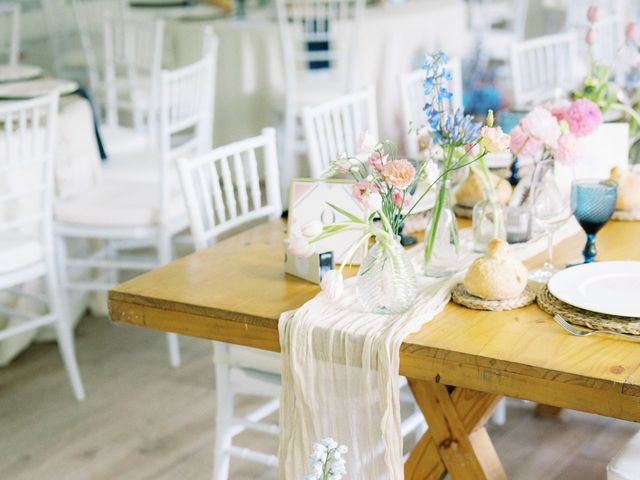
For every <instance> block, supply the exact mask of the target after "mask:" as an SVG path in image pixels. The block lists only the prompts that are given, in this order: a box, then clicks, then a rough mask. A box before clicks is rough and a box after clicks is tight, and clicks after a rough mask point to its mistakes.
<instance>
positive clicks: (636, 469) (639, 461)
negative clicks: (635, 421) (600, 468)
mask: <svg viewBox="0 0 640 480" xmlns="http://www.w3.org/2000/svg"><path fill="white" fill-rule="evenodd" d="M639 478H640V432H638V433H636V434H635V435H634V436H633V437H632V438H631V440H629V441H628V442H627V443H626V445H625V446H624V447H623V448H622V450H620V451H619V452H618V454H617V455H616V456H615V457H613V458H612V459H611V461H610V462H609V465H607V480H637V479H639Z"/></svg>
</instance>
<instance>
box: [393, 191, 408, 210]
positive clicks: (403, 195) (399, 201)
mask: <svg viewBox="0 0 640 480" xmlns="http://www.w3.org/2000/svg"><path fill="white" fill-rule="evenodd" d="M392 196H393V204H394V205H395V206H396V207H398V208H406V207H408V206H409V205H411V194H410V193H409V192H402V191H400V190H394V191H393V193H392Z"/></svg>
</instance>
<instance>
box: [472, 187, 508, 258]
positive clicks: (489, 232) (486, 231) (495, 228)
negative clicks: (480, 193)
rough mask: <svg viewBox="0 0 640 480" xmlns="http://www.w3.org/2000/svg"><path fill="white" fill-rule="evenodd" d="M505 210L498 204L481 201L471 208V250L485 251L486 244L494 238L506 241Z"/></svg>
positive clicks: (486, 200)
mask: <svg viewBox="0 0 640 480" xmlns="http://www.w3.org/2000/svg"><path fill="white" fill-rule="evenodd" d="M506 213H507V209H506V207H505V206H504V205H502V204H501V203H500V202H496V201H491V200H488V199H485V200H482V201H480V202H478V203H476V205H475V206H474V207H473V214H472V218H473V223H472V225H473V250H474V251H475V252H478V253H484V252H486V251H487V244H488V243H489V242H490V241H491V240H492V239H494V238H498V239H500V240H506V239H507V230H506V228H505V217H506Z"/></svg>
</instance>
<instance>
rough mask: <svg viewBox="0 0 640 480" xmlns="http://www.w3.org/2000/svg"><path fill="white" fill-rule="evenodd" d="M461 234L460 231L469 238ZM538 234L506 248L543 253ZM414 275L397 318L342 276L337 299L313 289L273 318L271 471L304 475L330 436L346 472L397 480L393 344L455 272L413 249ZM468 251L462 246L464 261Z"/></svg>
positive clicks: (435, 309)
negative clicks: (278, 359)
mask: <svg viewBox="0 0 640 480" xmlns="http://www.w3.org/2000/svg"><path fill="white" fill-rule="evenodd" d="M578 230H579V227H578V225H577V223H576V222H575V220H573V219H572V220H571V221H570V222H569V223H567V224H566V225H564V226H563V227H562V228H561V229H560V230H559V231H558V232H556V234H555V238H554V240H555V241H556V242H559V241H561V240H563V239H565V238H568V237H569V236H571V235H573V234H575V233H576V232H577V231H578ZM469 235H470V231H468V230H467V231H463V232H462V235H461V238H463V239H464V238H465V237H466V239H467V240H466V242H465V243H466V244H469V243H470V238H469ZM545 245H546V238H540V239H538V240H536V241H531V242H528V243H526V244H521V245H516V246H514V247H513V251H514V254H515V255H516V256H517V257H518V258H520V259H523V260H524V259H527V258H530V257H532V256H534V255H536V254H538V253H540V252H542V251H544V249H545ZM409 254H410V256H411V258H412V260H413V262H414V267H415V269H416V273H417V275H416V276H417V282H418V298H417V301H416V303H415V305H413V307H411V309H409V311H407V312H406V313H404V314H402V315H377V314H372V313H366V312H364V311H363V309H362V307H360V305H359V303H358V301H357V299H356V293H355V278H351V279H349V280H347V281H346V282H345V291H344V293H343V295H342V297H341V298H340V299H339V300H337V301H331V300H329V298H328V297H327V296H326V295H325V294H324V293H320V294H318V295H317V296H316V297H315V298H313V299H311V300H310V301H308V302H307V303H306V304H304V305H303V306H302V307H300V308H299V309H297V310H296V311H294V312H286V313H283V314H282V315H281V317H280V322H279V327H278V328H279V334H280V346H281V349H282V399H281V405H280V450H279V457H280V462H279V464H280V478H281V479H283V480H302V479H303V478H304V476H305V475H306V474H307V473H309V472H308V468H309V455H310V453H311V449H312V446H313V443H315V442H317V441H319V440H320V439H322V438H325V437H332V438H334V439H335V440H336V441H337V442H338V443H340V444H344V445H347V447H348V448H349V453H348V455H347V456H346V459H347V471H348V473H347V475H346V477H345V478H346V479H351V480H398V479H402V478H404V464H403V454H402V436H401V433H400V401H399V388H398V383H399V378H400V376H399V364H400V346H401V344H402V342H403V341H404V339H405V338H406V337H407V335H409V334H410V333H412V332H415V331H417V330H419V329H420V328H421V327H422V325H423V324H425V323H427V322H429V321H430V320H431V319H433V318H434V317H435V316H436V315H437V314H438V313H440V312H441V311H442V309H443V308H444V307H445V305H446V304H447V303H448V301H449V299H450V292H451V289H452V288H453V286H454V285H455V284H456V283H458V282H460V281H461V280H462V278H463V276H464V273H465V271H466V269H465V270H464V271H461V272H460V273H458V274H457V275H455V276H453V277H451V278H444V279H442V278H429V277H424V276H423V275H421V274H419V272H422V248H421V247H418V248H414V249H413V250H411V251H410V252H409ZM476 256H477V254H473V253H472V252H470V251H468V253H466V254H465V258H464V264H466V265H467V266H468V265H469V263H471V261H472V260H473V258H475V257H476Z"/></svg>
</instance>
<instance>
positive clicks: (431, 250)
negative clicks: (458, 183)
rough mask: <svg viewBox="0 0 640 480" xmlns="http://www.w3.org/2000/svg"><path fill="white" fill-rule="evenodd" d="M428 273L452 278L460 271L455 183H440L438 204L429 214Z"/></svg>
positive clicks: (433, 275)
mask: <svg viewBox="0 0 640 480" xmlns="http://www.w3.org/2000/svg"><path fill="white" fill-rule="evenodd" d="M426 219H427V228H426V229H425V233H424V241H425V249H424V274H425V275H426V276H428V277H450V276H451V275H453V274H455V273H456V272H458V271H459V269H460V237H459V234H458V222H457V220H456V215H455V213H454V212H453V202H452V201H451V180H449V179H448V178H447V179H446V180H444V179H441V180H439V181H438V192H437V196H436V205H435V206H434V207H433V208H432V209H431V210H430V211H429V213H427V217H426Z"/></svg>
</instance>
